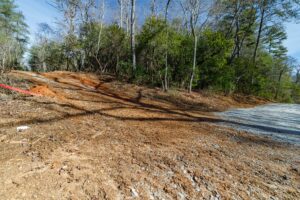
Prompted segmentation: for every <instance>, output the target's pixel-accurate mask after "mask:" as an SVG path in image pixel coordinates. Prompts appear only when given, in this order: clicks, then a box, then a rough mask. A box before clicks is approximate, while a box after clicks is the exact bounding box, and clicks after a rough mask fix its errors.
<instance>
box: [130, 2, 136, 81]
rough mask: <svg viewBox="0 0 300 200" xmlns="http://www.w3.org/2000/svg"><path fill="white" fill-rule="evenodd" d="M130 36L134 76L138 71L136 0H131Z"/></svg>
mask: <svg viewBox="0 0 300 200" xmlns="http://www.w3.org/2000/svg"><path fill="white" fill-rule="evenodd" d="M130 19H131V20H130V25H131V30H130V32H131V33H130V38H131V53H132V77H134V76H135V71H136V52H135V0H131V18H130Z"/></svg>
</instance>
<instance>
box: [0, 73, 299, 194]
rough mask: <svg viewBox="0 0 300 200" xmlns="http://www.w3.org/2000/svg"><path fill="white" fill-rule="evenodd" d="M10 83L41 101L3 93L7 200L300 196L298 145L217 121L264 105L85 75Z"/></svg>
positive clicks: (0, 141) (1, 175)
mask: <svg viewBox="0 0 300 200" xmlns="http://www.w3.org/2000/svg"><path fill="white" fill-rule="evenodd" d="M8 76H9V77H10V79H12V80H13V81H12V83H13V84H14V86H17V87H20V88H23V89H29V90H30V91H31V92H33V93H36V94H37V95H38V96H33V97H32V96H24V95H17V94H9V95H7V94H2V95H0V108H1V109H0V199H13V198H15V199H20V198H21V199H297V198H299V197H300V192H299V191H300V181H299V180H300V162H299V160H300V157H299V155H300V149H299V148H298V147H293V146H287V145H284V144H281V143H278V142H274V141H272V140H270V139H268V138H264V137H258V136H254V135H250V134H247V133H244V132H240V131H235V130H232V129H229V128H226V127H222V126H221V125H220V124H218V123H219V122H223V120H222V119H219V118H217V117H216V116H215V115H214V112H218V111H224V110H227V109H229V108H234V107H250V106H254V105H258V104H263V103H265V101H263V100H258V99H256V98H254V97H242V96H234V97H232V96H231V97H229V96H228V97H225V96H220V95H214V94H208V93H207V94H206V93H196V92H195V93H191V94H190V93H186V92H184V91H170V92H169V93H167V94H166V93H163V92H162V91H161V90H160V89H150V88H146V87H141V86H136V85H131V84H125V83H121V82H118V81H116V80H114V79H113V78H112V77H110V76H96V75H91V74H84V73H71V72H62V71H59V72H51V73H40V74H37V73H31V72H21V71H13V72H11V73H10V74H9V75H8ZM1 91H2V90H1ZM1 91H0V94H1ZM20 126H29V129H27V130H24V131H21V132H17V127H20Z"/></svg>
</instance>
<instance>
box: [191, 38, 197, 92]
mask: <svg viewBox="0 0 300 200" xmlns="http://www.w3.org/2000/svg"><path fill="white" fill-rule="evenodd" d="M197 45H198V37H197V35H196V34H195V33H194V58H193V69H192V75H191V79H190V86H189V92H192V89H193V81H194V76H195V70H196V60H197Z"/></svg>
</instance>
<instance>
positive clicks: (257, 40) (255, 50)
mask: <svg viewBox="0 0 300 200" xmlns="http://www.w3.org/2000/svg"><path fill="white" fill-rule="evenodd" d="M265 4H266V2H265V1H264V2H263V5H262V6H263V7H262V12H261V17H260V22H259V28H258V34H257V38H256V43H255V48H254V53H253V63H254V64H255V62H256V55H257V50H258V46H259V43H260V40H261V34H262V30H263V26H264V21H265V12H266V5H265Z"/></svg>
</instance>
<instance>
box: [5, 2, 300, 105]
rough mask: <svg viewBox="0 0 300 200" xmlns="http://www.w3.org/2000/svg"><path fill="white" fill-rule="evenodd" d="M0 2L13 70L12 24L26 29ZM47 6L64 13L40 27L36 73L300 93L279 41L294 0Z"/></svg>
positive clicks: (281, 96)
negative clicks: (100, 75)
mask: <svg viewBox="0 0 300 200" xmlns="http://www.w3.org/2000/svg"><path fill="white" fill-rule="evenodd" d="M0 2H1V4H0V9H1V15H0V23H1V30H0V43H1V46H0V58H1V61H2V62H1V64H0V66H1V68H4V67H6V68H9V67H17V66H20V65H21V64H20V61H19V60H20V58H21V55H22V54H23V53H24V48H23V47H24V42H23V40H20V39H25V38H26V37H24V36H22V35H20V34H21V33H24V31H18V30H22V29H26V26H25V23H24V19H23V17H22V14H20V13H17V12H16V9H15V8H14V5H13V4H12V1H11V0H0ZM9 4H10V5H12V9H10V10H9V12H12V13H15V14H14V15H16V16H18V17H11V16H12V15H10V14H7V13H6V11H5V9H6V5H9ZM49 4H50V5H51V6H53V7H55V8H56V9H57V11H58V12H59V13H60V16H61V18H60V19H59V20H58V21H57V25H56V26H55V27H51V26H50V25H48V24H40V30H39V32H38V33H37V35H36V40H35V41H36V42H35V44H34V45H33V46H32V47H31V48H30V49H29V51H30V58H29V65H30V67H31V69H32V70H34V71H53V70H70V71H85V72H93V73H109V74H112V75H114V76H116V77H117V78H118V79H122V80H126V81H131V82H135V83H137V84H145V85H149V86H154V87H162V88H163V89H164V90H165V91H167V90H168V89H169V88H184V89H186V90H188V91H192V90H212V91H217V92H224V93H225V94H231V93H244V94H251V95H257V96H262V97H266V98H269V99H277V100H280V101H289V102H291V101H299V100H300V81H299V80H300V78H299V77H300V75H299V71H300V70H299V66H297V63H296V61H295V60H294V59H293V58H291V57H288V56H287V49H286V47H284V45H283V41H284V40H285V39H287V35H286V32H285V27H284V24H283V23H285V22H288V21H296V20H298V19H299V17H300V16H299V14H300V12H299V8H300V1H299V0H286V1H281V0H251V1H242V0H165V1H162V0H138V1H137V0H105V1H104V0H49ZM112 5H113V6H112ZM16 20H17V21H18V22H17V21H16ZM22 24H24V26H23V25H22ZM2 27H11V28H7V29H2ZM12 27H15V28H12ZM19 35H20V36H19ZM21 36H22V37H21ZM2 44H5V45H2ZM11 45H15V46H16V47H13V48H12V47H11ZM295 45H296V44H295ZM15 51H17V52H15ZM9 55H10V56H9Z"/></svg>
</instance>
